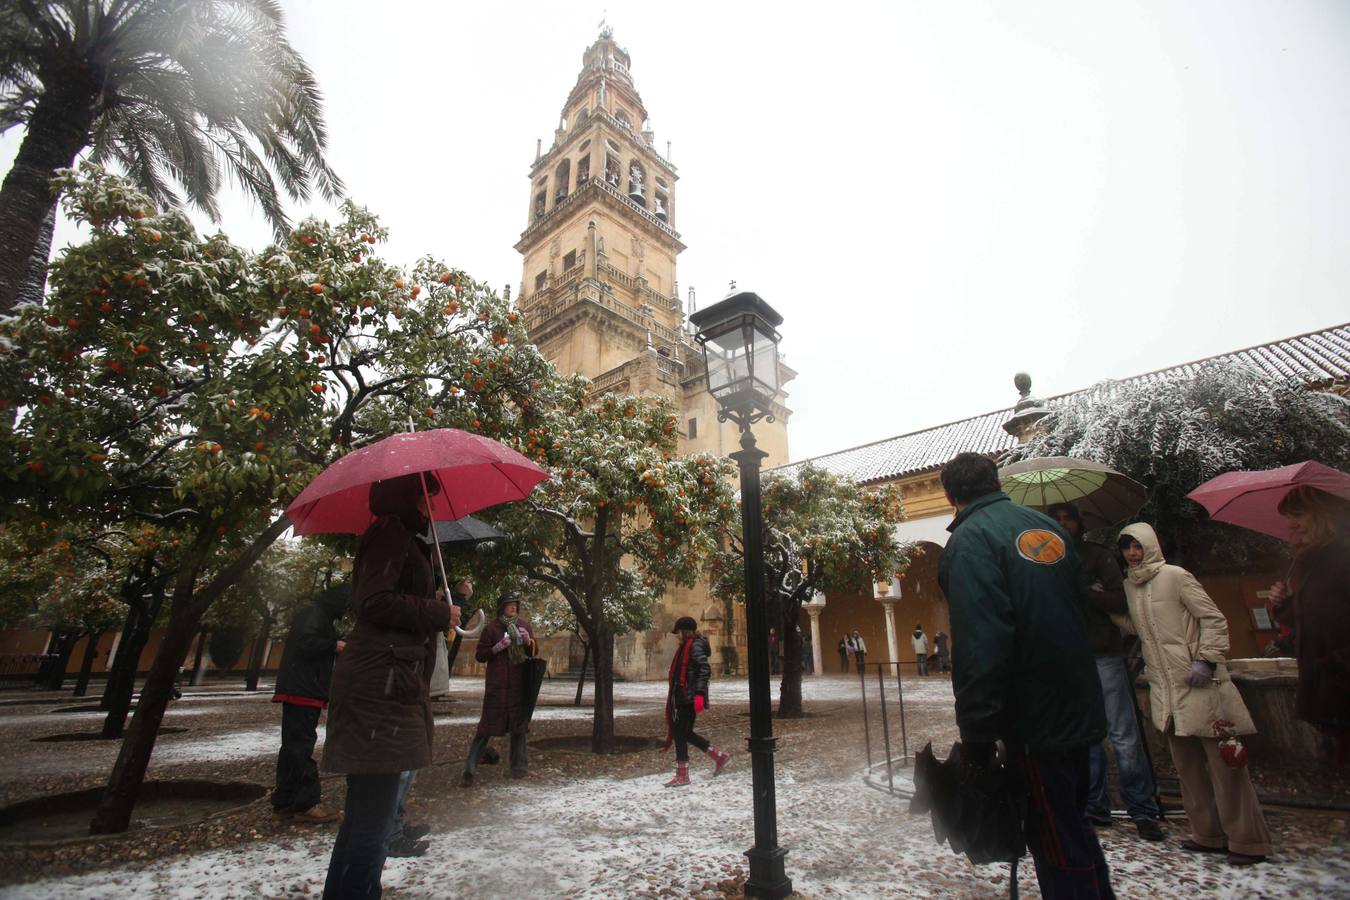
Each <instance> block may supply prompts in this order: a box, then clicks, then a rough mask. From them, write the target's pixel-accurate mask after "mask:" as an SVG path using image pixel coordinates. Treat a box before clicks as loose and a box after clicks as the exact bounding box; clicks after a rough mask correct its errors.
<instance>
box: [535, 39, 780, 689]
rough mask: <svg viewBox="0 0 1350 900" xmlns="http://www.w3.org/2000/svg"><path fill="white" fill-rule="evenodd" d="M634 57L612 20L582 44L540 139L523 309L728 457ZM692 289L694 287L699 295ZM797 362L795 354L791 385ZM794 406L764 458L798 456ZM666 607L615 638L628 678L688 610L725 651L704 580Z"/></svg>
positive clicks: (765, 426) (586, 362)
mask: <svg viewBox="0 0 1350 900" xmlns="http://www.w3.org/2000/svg"><path fill="white" fill-rule="evenodd" d="M631 66H632V61H631V58H630V57H629V55H628V51H626V50H624V49H623V48H622V47H620V46H619V45H618V44H617V43H616V42H615V41H614V36H613V33H612V32H611V31H610V30H609V29H605V30H603V31H602V32H601V33H600V36H599V38H597V39H596V41H595V43H593V44H591V46H590V47H588V48H587V49H586V51H585V52H584V53H583V54H582V65H581V72H580V74H579V75H578V76H577V80H576V83H575V84H574V85H573V86H572V90H571V91H570V92H569V93H568V95H567V100H566V102H565V103H563V108H562V114H561V117H560V119H559V121H558V126H557V128H556V130H555V131H554V133H553V143H552V145H551V146H550V147H549V148H548V149H547V150H545V149H544V148H543V146H542V141H541V142H540V144H539V146H537V147H536V149H535V158H534V163H533V165H532V166H531V167H530V192H529V203H528V205H527V208H526V227H525V230H524V232H523V233H522V234H521V236H520V240H519V241H517V243H516V245H515V248H516V250H517V251H519V252H520V254H521V255H522V256H523V257H524V267H523V272H522V276H521V283H520V290H519V291H518V293H517V296H516V307H517V309H519V311H520V313H521V315H522V317H523V318H524V322H525V327H526V330H527V331H528V333H529V337H530V340H531V341H533V342H534V343H535V344H536V345H537V346H538V347H539V350H540V352H541V353H542V354H543V355H544V356H545V357H546V358H547V359H549V360H550V361H551V362H552V363H553V364H554V365H556V366H557V367H558V369H559V370H560V371H562V372H567V373H578V374H581V375H585V376H586V377H588V378H590V379H591V381H592V383H593V385H594V388H593V390H594V392H595V393H596V394H602V393H609V392H614V393H619V394H638V395H649V396H660V397H665V398H667V399H669V400H671V401H673V402H674V403H675V404H676V407H677V408H678V410H679V415H680V428H679V432H680V452H681V453H695V452H700V451H708V452H711V453H715V454H718V455H726V454H727V453H729V452H731V451H733V450H736V449H738V448H739V435H738V434H737V433H736V430H735V426H734V425H732V424H731V423H721V422H718V421H717V406H716V403H715V402H714V401H713V399H712V397H711V396H710V395H709V394H708V392H707V390H706V388H705V385H704V378H703V357H702V351H701V350H700V349H699V346H698V344H696V343H695V342H694V340H693V337H692V334H691V333H690V331H689V329H688V327H687V325H686V323H685V313H686V310H685V309H684V307H683V305H682V304H681V301H680V297H679V288H678V285H677V282H676V274H675V270H676V258H677V257H678V256H679V254H680V252H681V251H683V250H684V249H685V245H684V242H683V241H682V240H681V239H680V233H679V231H677V230H676V227H675V226H676V217H677V212H678V210H679V202H678V199H677V197H676V182H677V181H678V180H679V175H678V173H677V172H676V169H675V166H674V165H673V164H672V163H671V162H670V160H669V159H668V158H667V157H666V156H663V155H662V154H661V153H660V152H658V150H657V148H656V143H655V135H654V134H653V132H652V127H651V120H650V117H649V116H648V113H647V108H646V106H645V105H644V104H643V102H642V97H641V96H640V95H639V94H638V91H637V87H636V85H635V84H634V82H633V77H632V72H631ZM667 155H669V150H668V149H667ZM693 298H694V292H693V291H692V290H690V292H689V302H690V304H691V305H692V304H693ZM690 311H692V310H690ZM795 374H796V373H795V372H793V371H792V370H791V369H788V368H787V367H786V366H784V367H783V371H782V372H781V373H780V378H779V382H780V384H781V383H785V382H786V381H788V380H789V379H790V378H791V377H792V376H793V375H795ZM780 403H781V398H780ZM789 416H790V411H789V410H788V409H787V408H786V407H785V406H781V407H780V408H779V409H776V410H775V419H776V421H775V422H774V423H766V422H761V423H760V424H758V425H756V427H755V436H756V438H757V439H758V442H759V446H760V448H761V449H763V450H765V451H766V452H768V453H769V458H768V459H767V460H766V461H765V467H766V468H768V467H771V466H776V465H782V464H784V463H786V462H788V446H787V421H788V417H789ZM661 605H662V609H661V610H659V611H657V613H656V614H655V616H654V619H655V623H656V626H657V627H656V628H654V629H653V630H652V631H651V632H649V633H647V634H645V635H643V634H639V635H629V636H626V637H625V638H624V639H621V641H620V642H619V643H618V644H617V645H616V647H615V663H616V666H617V668H618V669H619V671H620V672H622V673H623V674H624V675H626V676H628V677H638V678H641V677H660V676H661V675H663V674H664V668H663V667H664V666H665V665H666V664H668V662H669V658H668V654H665V655H666V659H664V660H661V659H660V656H661V655H662V654H664V653H665V649H664V648H663V646H661V638H662V637H663V635H664V634H665V632H669V630H670V626H669V622H670V621H673V619H674V618H675V617H678V616H682V615H691V616H694V617H695V618H697V619H700V620H701V626H702V627H703V628H704V629H705V630H706V631H709V632H710V637H711V639H712V643H713V644H714V646H715V649H714V655H715V656H716V655H719V654H718V648H717V645H718V643H719V639H720V637H721V636H720V635H719V634H718V632H719V631H722V632H724V633H725V630H726V620H727V617H726V613H725V611H724V610H723V608H722V606H721V604H720V602H719V601H716V600H715V599H713V598H711V597H709V595H708V590H707V586H706V585H702V584H701V585H698V586H697V587H695V588H693V589H692V590H683V589H676V590H673V591H672V592H670V593H668V594H667V595H666V596H664V597H663V598H662V604H661ZM663 625H664V627H662V626H663ZM741 641H742V642H743V641H744V637H743V636H742V637H741ZM742 659H743V656H742Z"/></svg>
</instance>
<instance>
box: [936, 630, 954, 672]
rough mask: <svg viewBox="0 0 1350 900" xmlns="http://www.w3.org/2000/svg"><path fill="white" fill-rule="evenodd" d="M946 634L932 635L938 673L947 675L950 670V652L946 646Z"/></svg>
mask: <svg viewBox="0 0 1350 900" xmlns="http://www.w3.org/2000/svg"><path fill="white" fill-rule="evenodd" d="M947 641H948V638H947V632H945V631H939V632H938V633H937V634H935V635H933V651H934V652H935V653H936V654H937V661H938V671H939V672H942V673H944V674H945V673H947V672H950V671H951V670H952V652H951V648H950V647H949V646H948V645H947Z"/></svg>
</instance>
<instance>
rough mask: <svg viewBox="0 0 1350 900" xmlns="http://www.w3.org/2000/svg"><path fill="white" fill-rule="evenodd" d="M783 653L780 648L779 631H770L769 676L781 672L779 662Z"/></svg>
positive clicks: (771, 629) (774, 629)
mask: <svg viewBox="0 0 1350 900" xmlns="http://www.w3.org/2000/svg"><path fill="white" fill-rule="evenodd" d="M781 653H782V651H781V650H780V649H779V647H778V630H777V629H776V628H770V629H769V674H770V675H777V674H778V673H779V671H780V668H779V662H780V661H781V659H782V657H781V655H780V654H781Z"/></svg>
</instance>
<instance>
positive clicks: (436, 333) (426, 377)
mask: <svg viewBox="0 0 1350 900" xmlns="http://www.w3.org/2000/svg"><path fill="white" fill-rule="evenodd" d="M58 181H59V184H58V185H57V186H58V188H59V189H60V190H61V191H62V193H63V203H64V204H65V207H66V210H67V213H68V214H69V215H71V216H72V217H74V218H76V219H78V220H80V221H82V222H84V223H85V224H87V225H88V226H89V229H90V237H89V240H88V241H87V242H86V243H84V244H81V245H79V246H75V247H71V248H68V249H67V250H65V251H64V252H63V253H62V254H61V255H60V257H59V258H58V259H57V261H56V262H55V264H54V266H53V267H52V276H51V290H50V293H49V295H48V296H47V297H46V299H45V301H44V303H42V304H25V305H23V306H21V307H20V308H19V309H17V310H16V315H15V316H14V317H13V318H11V319H9V320H7V321H6V322H5V324H4V328H5V329H6V330H7V332H8V333H7V334H5V335H3V337H2V338H0V350H3V351H4V353H3V354H0V384H2V385H3V388H4V390H3V392H0V398H3V400H2V401H0V402H3V403H4V404H6V405H9V404H13V407H14V408H13V409H12V410H9V411H8V414H7V415H6V416H4V417H3V419H0V444H2V445H3V449H4V451H5V455H4V457H3V458H5V459H8V460H10V461H11V462H10V464H9V465H8V466H7V467H6V468H5V469H4V471H3V476H4V480H3V483H0V491H2V492H3V499H4V500H5V501H6V502H7V503H9V504H12V505H14V506H17V507H20V508H22V509H23V510H25V511H26V512H27V513H29V514H36V515H44V516H52V517H54V518H60V517H61V516H63V515H68V516H72V517H73V516H81V517H84V518H87V519H92V520H97V521H102V522H108V523H113V522H128V523H137V524H141V525H149V526H153V527H155V528H157V529H159V530H160V531H161V532H162V533H163V536H162V537H160V538H157V539H156V543H157V545H158V546H157V547H156V548H155V553H156V554H157V559H158V560H159V561H160V562H161V564H162V565H163V566H164V567H165V568H167V569H169V570H171V571H172V572H173V577H172V579H171V581H170V583H169V586H168V588H169V589H168V594H169V597H170V601H169V602H170V612H169V618H168V623H167V626H166V632H165V636H164V640H163V642H162V644H161V646H160V649H159V651H158V653H157V655H156V658H155V660H154V662H153V663H152V664H151V667H150V672H149V675H148V678H147V681H146V684H145V686H144V688H143V689H142V692H141V700H140V703H138V704H137V709H136V714H135V717H134V718H133V720H132V722H131V725H130V726H129V728H128V731H127V736H126V738H125V739H124V741H123V743H122V747H121V752H120V753H119V755H118V759H117V762H116V764H115V765H114V768H113V771H112V774H111V776H110V779H109V787H108V790H107V791H106V792H105V795H104V798H103V801H102V805H101V807H100V809H99V811H98V813H97V815H96V818H95V820H94V822H93V824H92V830H93V831H94V832H100V833H101V832H111V831H121V830H124V829H125V828H126V825H127V823H128V821H129V818H130V813H131V808H132V806H133V805H134V802H135V797H136V794H137V792H138V790H139V786H140V783H141V781H142V780H143V777H144V774H145V770H146V767H147V765H148V763H149V759H150V754H151V752H152V750H153V747H154V739H155V735H156V733H157V732H158V729H159V725H160V722H161V720H162V718H163V713H164V708H165V706H166V705H167V702H168V698H169V695H170V692H171V690H172V686H173V682H174V679H175V676H176V674H177V671H178V667H179V666H180V665H181V664H182V661H183V658H184V656H185V654H186V652H187V649H188V646H189V645H190V643H191V640H192V637H193V635H194V634H195V633H196V631H197V628H198V623H199V622H200V620H201V617H202V615H203V613H204V612H205V611H206V609H207V608H208V607H209V606H210V605H211V603H212V602H214V601H215V600H216V599H217V598H219V597H220V596H221V595H222V594H223V593H224V592H225V590H226V589H227V588H229V587H230V586H231V585H232V584H234V583H235V581H237V580H238V579H239V577H240V576H241V575H242V574H243V573H244V572H246V571H248V570H249V568H250V567H252V566H253V564H254V563H255V562H256V561H257V560H258V558H259V557H260V556H261V554H262V553H263V551H264V550H266V548H267V547H268V546H269V545H270V544H271V543H272V542H273V541H274V540H275V539H276V538H277V537H278V536H280V535H281V534H282V533H283V532H285V530H286V529H287V527H288V525H289V523H288V522H287V520H286V518H285V517H284V516H283V515H281V514H280V510H281V509H283V508H284V507H285V505H286V503H288V502H289V501H290V499H292V498H293V496H294V495H295V494H296V493H297V492H298V491H299V489H300V488H301V487H302V486H303V485H304V484H305V483H306V482H307V481H308V480H309V478H311V477H312V476H313V475H314V474H315V473H316V472H318V471H319V470H320V469H321V468H322V467H323V466H325V465H326V464H328V463H330V462H331V461H333V460H334V459H335V458H337V457H338V456H340V455H341V454H342V453H344V452H347V451H348V450H350V449H352V448H355V447H358V446H360V445H362V444H364V443H367V442H369V441H372V440H376V439H378V438H381V437H384V436H385V435H387V434H388V433H390V432H391V431H395V430H402V429H404V428H406V427H407V421H408V419H409V417H410V416H416V417H417V418H418V419H420V421H421V422H423V423H425V424H426V425H427V426H439V425H458V426H464V427H470V428H476V429H481V430H483V431H486V432H488V433H490V434H491V433H503V432H507V431H510V430H513V429H516V428H517V427H521V428H524V427H528V425H529V423H530V422H531V417H532V416H533V412H532V409H531V404H532V403H537V402H539V401H540V399H541V398H546V397H547V395H548V392H549V387H548V384H551V380H550V379H551V373H552V369H551V367H549V366H548V364H547V363H546V362H545V361H544V360H542V358H540V357H539V355H538V354H537V352H535V351H534V350H533V348H531V347H527V346H522V345H523V344H524V335H523V329H522V328H521V327H520V324H519V322H518V321H517V315H516V313H515V312H514V311H512V310H511V309H510V308H509V306H508V304H506V303H505V302H503V301H502V300H501V299H500V298H498V297H497V296H496V295H494V294H493V293H492V292H491V291H489V290H488V289H486V288H485V287H484V286H482V285H480V284H476V283H474V282H473V281H472V280H470V279H469V278H468V277H467V276H465V275H464V273H462V272H460V271H457V270H452V269H449V268H447V267H446V266H444V265H443V264H440V263H438V262H436V261H434V260H431V259H425V260H423V261H422V262H420V263H419V264H418V265H417V266H416V267H415V268H414V269H413V270H412V271H411V272H404V271H403V270H401V269H398V268H396V267H394V266H392V265H390V264H388V263H386V262H385V261H383V260H381V259H380V258H379V257H378V256H377V255H376V254H375V252H374V250H375V247H376V245H377V244H378V243H379V241H380V240H381V239H382V238H383V237H384V232H383V230H382V229H381V228H380V226H379V223H378V221H377V220H376V219H375V218H374V217H373V216H372V215H371V214H370V213H368V212H366V211H365V210H363V209H359V208H357V207H355V206H352V205H350V204H347V205H345V206H344V207H343V216H342V219H341V220H340V221H339V222H336V223H333V224H329V223H326V222H320V221H316V220H308V221H305V222H302V223H301V224H300V225H299V226H297V227H296V228H295V229H294V231H293V232H292V234H291V235H290V237H289V238H288V240H287V241H286V243H284V244H280V245H277V246H273V247H270V248H268V249H267V250H265V251H263V252H262V253H260V254H253V253H250V252H247V251H245V250H243V249H241V248H239V247H236V246H234V245H233V244H231V243H230V242H229V241H228V240H227V239H226V238H225V237H224V236H222V235H216V236H212V237H205V238H203V237H200V236H198V235H197V234H196V233H195V231H194V229H193V228H192V226H191V224H190V223H189V222H188V220H187V219H186V218H185V217H184V216H182V215H181V214H180V213H177V212H159V211H157V210H156V209H154V208H153V206H152V205H151V204H150V202H149V201H148V199H147V198H146V197H145V196H144V195H143V194H141V193H140V192H139V191H137V190H136V189H135V188H134V187H133V186H132V185H131V184H130V183H129V182H127V181H126V180H124V179H120V178H116V177H112V176H108V175H106V174H104V173H102V172H101V171H99V170H97V169H94V168H90V169H87V170H85V171H84V172H83V173H82V174H79V175H77V174H75V173H72V172H66V173H63V175H62V176H61V178H60V179H58Z"/></svg>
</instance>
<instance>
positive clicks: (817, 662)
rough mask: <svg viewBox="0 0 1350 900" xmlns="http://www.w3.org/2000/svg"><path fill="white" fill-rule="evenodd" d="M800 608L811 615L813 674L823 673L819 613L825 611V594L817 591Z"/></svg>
mask: <svg viewBox="0 0 1350 900" xmlns="http://www.w3.org/2000/svg"><path fill="white" fill-rule="evenodd" d="M802 609H804V610H806V614H807V615H808V616H810V617H811V662H812V663H813V665H814V669H813V671H812V674H813V675H817V676H819V675H824V674H825V663H824V661H823V660H822V658H821V655H820V614H821V613H822V612H824V611H825V595H824V594H822V593H820V592H819V591H817V592H816V593H815V595H813V596H812V597H811V602H810V603H803V604H802Z"/></svg>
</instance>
